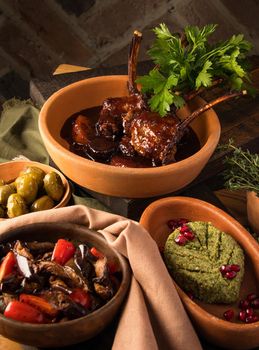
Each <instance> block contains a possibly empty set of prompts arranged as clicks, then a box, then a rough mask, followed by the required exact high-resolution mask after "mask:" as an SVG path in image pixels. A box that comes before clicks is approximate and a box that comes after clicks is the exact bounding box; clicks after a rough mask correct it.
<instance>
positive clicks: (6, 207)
mask: <svg viewBox="0 0 259 350" xmlns="http://www.w3.org/2000/svg"><path fill="white" fill-rule="evenodd" d="M70 196H71V190H70V186H69V183H68V181H67V179H66V178H65V176H64V175H63V174H62V173H61V172H60V171H58V170H56V169H54V168H53V167H51V166H49V165H46V164H41V163H38V162H32V161H10V162H6V163H2V164H0V218H1V219H7V218H14V217H16V216H20V215H23V214H27V213H29V212H36V211H41V210H47V209H52V208H59V207H64V206H65V205H66V204H67V203H68V201H69V199H70Z"/></svg>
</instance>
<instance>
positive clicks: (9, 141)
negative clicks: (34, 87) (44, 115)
mask: <svg viewBox="0 0 259 350" xmlns="http://www.w3.org/2000/svg"><path fill="white" fill-rule="evenodd" d="M38 117H39V110H38V109H37V108H36V107H35V106H34V105H33V104H32V102H31V101H30V100H24V101H23V100H19V99H16V98H13V99H11V100H8V101H6V102H5V103H4V104H3V111H2V113H1V118H0V150H1V151H0V162H6V161H8V160H11V159H13V158H14V157H17V156H19V155H22V156H25V157H27V158H29V159H30V160H34V161H38V162H41V163H46V164H48V162H49V156H48V153H47V151H46V148H45V147H44V145H43V141H42V139H41V137H40V133H39V130H38Z"/></svg>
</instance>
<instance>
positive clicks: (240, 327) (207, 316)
mask: <svg viewBox="0 0 259 350" xmlns="http://www.w3.org/2000/svg"><path fill="white" fill-rule="evenodd" d="M179 202H182V203H184V204H191V205H198V206H200V205H206V206H207V207H208V208H209V209H210V210H213V211H216V212H217V215H219V216H221V217H224V219H225V220H226V221H228V222H230V223H231V225H233V226H234V228H235V229H236V230H238V231H240V232H241V233H242V235H244V236H245V238H246V241H248V242H249V244H250V246H251V247H252V249H254V252H257V255H258V261H259V247H258V243H257V241H256V240H255V239H254V238H253V237H252V236H251V234H250V233H249V232H248V231H247V230H246V229H245V228H244V227H243V226H242V225H241V224H240V223H239V222H238V221H237V220H235V219H234V218H233V217H232V216H231V215H229V214H227V213H226V212H224V211H223V210H222V209H220V208H218V207H216V206H214V205H213V204H211V203H208V202H206V201H203V200H201V199H198V198H193V197H186V196H175V197H166V198H161V199H158V200H156V201H154V202H152V203H151V204H149V205H148V206H147V207H146V209H145V210H144V211H143V213H142V215H141V218H140V221H139V222H140V224H143V222H145V221H147V220H148V218H149V217H150V215H152V213H153V212H154V210H155V209H157V208H158V207H160V206H161V205H162V206H163V205H168V204H175V203H179ZM249 255H250V254H249ZM171 278H172V280H173V277H171ZM173 282H174V284H175V286H176V288H177V290H178V292H179V294H180V296H181V299H183V301H184V303H186V305H187V306H188V307H190V308H192V309H193V310H194V312H195V314H197V313H199V315H198V316H197V318H200V319H203V320H205V321H206V320H207V321H208V322H211V323H212V324H215V323H217V325H218V326H219V327H221V328H228V329H229V330H232V331H245V330H252V329H253V330H254V329H257V328H258V330H259V321H257V322H254V323H244V324H242V323H235V322H229V321H227V320H224V319H221V318H219V317H217V316H215V315H213V314H211V313H209V312H208V311H206V310H205V309H203V308H202V307H201V306H199V305H198V304H197V303H195V302H194V301H192V300H191V299H190V298H189V296H188V295H187V294H186V293H185V292H184V291H183V289H182V288H181V287H180V286H179V285H178V284H177V283H176V282H175V281H174V280H173Z"/></svg>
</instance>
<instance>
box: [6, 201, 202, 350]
mask: <svg viewBox="0 0 259 350" xmlns="http://www.w3.org/2000/svg"><path fill="white" fill-rule="evenodd" d="M56 221H62V222H69V223H76V224H81V225H86V226H87V227H89V228H90V229H93V230H97V231H99V232H101V233H102V234H103V235H104V237H105V238H106V240H107V241H108V243H109V244H110V245H111V246H112V247H114V248H115V249H116V250H117V251H118V252H120V253H121V254H122V255H124V256H125V257H126V258H128V260H129V263H130V265H131V268H132V272H133V277H132V280H131V285H130V290H129V294H128V297H127V300H126V303H125V305H124V309H123V312H122V315H121V318H120V320H119V324H118V327H117V331H116V334H115V339H114V343H113V349H114V350H132V349H134V350H155V349H160V350H167V349H170V350H187V349H191V350H198V349H202V348H201V345H200V343H199V340H198V337H197V335H196V333H195V331H194V329H193V327H192V325H191V322H190V320H189V318H188V316H187V314H186V312H185V310H184V308H183V305H182V303H181V300H180V298H179V296H178V294H177V291H176V289H175V287H174V284H173V282H172V279H171V277H170V275H169V274H168V272H167V269H166V267H165V265H164V263H163V261H162V259H161V256H160V253H159V250H158V248H157V245H156V243H155V241H154V240H153V239H152V238H151V236H150V235H149V234H148V232H147V231H146V230H145V229H144V228H143V227H142V226H141V225H140V224H138V223H137V222H135V221H132V220H128V219H125V218H123V217H121V216H118V215H114V214H110V213H107V212H103V211H99V210H95V209H90V208H87V207H85V206H83V205H74V206H70V207H65V208H59V209H51V210H46V211H41V212H37V213H30V214H26V215H23V216H20V217H17V218H14V219H10V220H6V221H3V222H1V223H0V235H1V234H2V233H4V232H6V231H8V230H10V229H13V228H16V227H19V226H24V225H25V224H32V223H36V222H56Z"/></svg>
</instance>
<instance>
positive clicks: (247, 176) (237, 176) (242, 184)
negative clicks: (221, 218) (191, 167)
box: [218, 139, 259, 195]
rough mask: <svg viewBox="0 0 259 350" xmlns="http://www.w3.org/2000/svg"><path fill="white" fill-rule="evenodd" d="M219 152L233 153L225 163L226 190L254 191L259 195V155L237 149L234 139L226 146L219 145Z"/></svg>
mask: <svg viewBox="0 0 259 350" xmlns="http://www.w3.org/2000/svg"><path fill="white" fill-rule="evenodd" d="M218 150H220V151H231V152H232V153H231V155H229V156H226V158H225V159H224V161H223V163H224V165H225V170H224V172H223V176H224V179H225V186H226V188H228V189H230V190H239V189H243V190H246V191H254V192H256V193H257V194H258V195H259V154H257V153H254V154H253V153H251V152H250V151H249V150H246V151H244V150H242V149H241V148H240V147H236V146H235V145H234V141H233V140H232V139H230V140H229V142H228V144H226V145H219V146H218Z"/></svg>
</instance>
